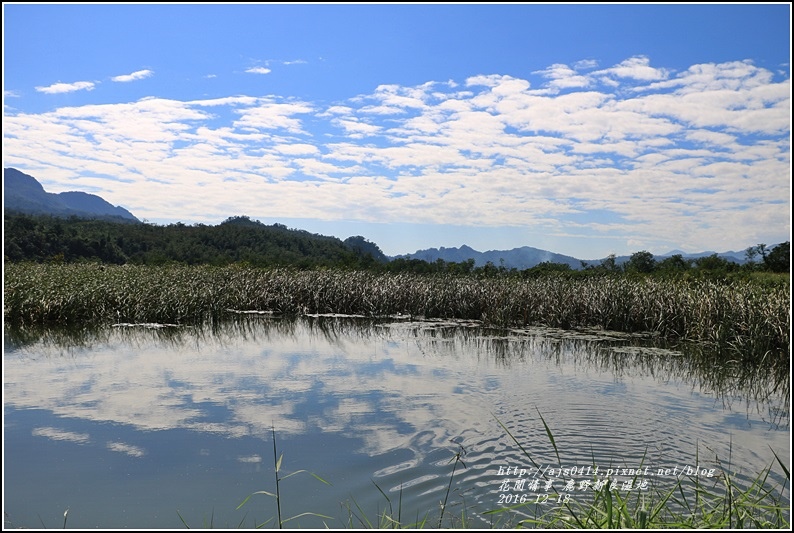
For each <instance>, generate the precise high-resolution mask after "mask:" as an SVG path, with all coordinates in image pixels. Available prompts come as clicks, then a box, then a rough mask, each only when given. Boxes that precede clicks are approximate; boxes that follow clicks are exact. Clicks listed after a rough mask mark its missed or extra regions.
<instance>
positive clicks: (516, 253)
mask: <svg viewBox="0 0 794 533" xmlns="http://www.w3.org/2000/svg"><path fill="white" fill-rule="evenodd" d="M715 254H716V255H717V256H718V257H720V258H722V259H725V260H727V261H731V262H733V263H738V264H740V265H742V264H744V263H746V262H747V258H746V256H745V253H744V252H734V251H729V252H721V253H717V252H699V253H692V254H688V253H686V252H682V251H681V250H672V251H670V252H668V253H666V254H664V255H654V259H655V260H656V261H663V260H664V259H666V258H668V257H671V256H673V255H681V256H682V257H683V258H684V259H698V258H701V257H709V256H712V255H715ZM397 258H405V259H420V260H422V261H427V262H428V263H432V262H434V261H436V260H437V259H443V260H444V261H447V262H454V263H462V262H464V261H467V260H469V259H474V265H475V266H478V267H479V266H484V265H485V264H486V263H487V262H491V263H493V264H494V265H496V266H502V265H503V266H505V267H506V268H515V269H517V270H524V269H527V268H532V267H534V266H537V265H539V264H540V263H543V262H549V263H563V264H566V265H568V266H570V267H571V268H572V269H574V270H579V269H581V268H582V263H583V262H584V263H585V264H586V265H590V266H598V265H600V264H601V263H602V261H604V260H605V259H606V258H602V259H593V260H584V261H582V260H580V259H577V258H575V257H571V256H568V255H562V254H557V253H554V252H549V251H546V250H540V249H538V248H532V247H529V246H523V247H521V248H513V249H512V250H490V251H487V252H478V251H477V250H475V249H473V248H471V247H469V246H467V245H465V244H464V245H462V246H461V247H460V248H444V247H443V246H442V247H441V248H428V249H426V250H417V251H416V252H414V253H412V254H405V255H399V256H396V257H394V258H393V259H397ZM630 258H631V256H628V255H625V256H617V257H615V264H616V265H622V264H623V263H625V262H626V261H628V260H629V259H630Z"/></svg>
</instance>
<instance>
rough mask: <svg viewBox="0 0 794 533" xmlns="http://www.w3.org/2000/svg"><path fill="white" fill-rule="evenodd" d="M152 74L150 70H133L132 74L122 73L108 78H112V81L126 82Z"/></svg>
mask: <svg viewBox="0 0 794 533" xmlns="http://www.w3.org/2000/svg"><path fill="white" fill-rule="evenodd" d="M153 75H154V72H153V71H151V70H138V71H135V72H133V73H132V74H123V75H121V76H114V77H113V78H110V79H111V80H113V81H117V82H122V83H126V82H129V81H135V80H142V79H145V78H149V77H151V76H153Z"/></svg>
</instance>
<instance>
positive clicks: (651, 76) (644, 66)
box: [592, 56, 669, 81]
mask: <svg viewBox="0 0 794 533" xmlns="http://www.w3.org/2000/svg"><path fill="white" fill-rule="evenodd" d="M650 63H651V62H650V59H648V58H647V57H645V56H636V57H631V58H629V59H626V60H625V61H622V62H620V63H618V64H617V65H615V66H614V67H611V68H608V69H605V70H600V71H598V72H593V73H592V75H593V76H598V75H605V76H615V77H618V78H630V79H634V80H638V81H656V80H663V79H666V78H667V76H668V75H669V72H668V71H667V70H666V69H658V68H654V67H651V66H650Z"/></svg>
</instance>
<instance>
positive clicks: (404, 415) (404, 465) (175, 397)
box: [4, 322, 790, 503]
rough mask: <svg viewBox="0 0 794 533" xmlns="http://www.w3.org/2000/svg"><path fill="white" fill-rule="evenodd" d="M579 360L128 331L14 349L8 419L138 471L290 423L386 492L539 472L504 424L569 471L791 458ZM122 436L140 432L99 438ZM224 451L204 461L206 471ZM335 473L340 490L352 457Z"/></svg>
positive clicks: (330, 339)
mask: <svg viewBox="0 0 794 533" xmlns="http://www.w3.org/2000/svg"><path fill="white" fill-rule="evenodd" d="M431 331H432V330H431ZM582 347H585V348H586V347H587V345H586V344H583V343H581V342H580V343H578V344H576V343H569V342H567V341H565V340H564V339H559V338H558V339H553V340H552V339H545V340H544V338H542V337H527V338H525V339H524V340H523V341H521V340H516V339H513V340H507V339H504V338H502V339H489V338H486V337H479V336H476V335H474V334H473V333H467V334H465V335H463V334H461V333H460V332H458V334H456V335H450V333H449V332H448V331H447V332H440V333H439V332H435V331H433V332H432V333H431V332H425V331H421V330H420V331H417V330H416V329H415V328H414V327H412V326H408V325H394V326H392V327H388V328H375V329H370V330H365V331H360V330H357V329H350V328H349V327H348V328H345V327H337V329H336V330H335V331H334V330H323V329H321V328H318V327H316V323H314V322H299V323H297V324H296V325H295V326H294V327H293V328H291V329H284V328H282V329H279V328H277V327H272V328H269V327H267V326H265V325H264V324H262V325H259V326H250V328H248V329H244V330H239V329H234V328H230V329H228V330H223V329H221V330H218V331H216V332H215V333H208V332H202V333H201V334H198V333H197V334H196V335H195V336H193V335H192V334H191V333H189V332H185V333H184V337H183V338H181V339H177V340H174V339H171V340H169V341H168V342H165V341H163V340H162V339H161V338H160V337H158V336H157V334H155V333H154V332H148V331H141V332H139V333H135V332H129V331H123V332H122V331H115V332H113V333H112V334H110V335H109V336H108V337H107V338H106V339H104V340H103V341H102V342H99V343H98V344H97V345H95V346H93V347H91V348H80V349H76V350H64V349H63V348H58V347H53V346H51V345H46V344H45V345H41V344H40V345H36V344H34V345H30V346H26V347H24V348H19V349H13V348H9V346H6V348H7V351H6V354H5V357H4V363H5V384H4V401H5V408H6V412H8V410H9V409H10V410H28V409H34V410H46V411H50V412H52V413H53V414H54V415H55V416H56V418H55V420H56V421H62V424H57V423H54V422H53V419H49V422H48V424H47V425H41V426H35V427H34V429H33V430H32V434H33V436H35V437H39V438H41V437H44V438H46V439H49V440H51V441H63V442H70V443H74V444H75V445H79V446H87V447H90V446H95V445H96V446H102V447H105V449H107V450H110V451H112V452H116V453H118V454H120V455H123V456H125V457H128V458H130V459H134V460H144V459H146V460H152V461H154V460H157V459H156V458H158V457H161V456H162V453H163V452H162V451H158V449H159V448H161V447H164V446H166V447H167V446H169V445H171V444H169V442H168V441H167V438H172V437H166V436H169V435H172V434H173V432H174V431H175V430H179V431H180V432H182V431H188V432H193V433H200V434H204V435H216V436H218V437H221V438H223V439H229V438H235V439H249V438H254V439H257V440H260V441H261V440H262V439H265V440H267V439H269V438H270V435H271V431H272V428H274V427H275V429H276V431H277V433H278V435H279V438H283V439H287V440H290V442H291V443H292V444H291V445H292V446H293V447H292V448H291V453H290V455H291V456H293V457H294V456H295V455H296V451H295V450H296V447H297V445H296V443H297V442H298V441H299V440H300V439H299V438H300V437H301V436H303V435H305V436H306V437H307V438H308V439H309V440H310V441H311V442H310V443H309V444H310V448H309V450H307V453H312V452H311V451H310V450H311V447H312V446H313V447H314V450H315V452H314V453H315V454H319V455H322V453H323V447H324V445H323V443H324V442H326V440H327V442H329V443H330V442H331V441H332V440H333V439H332V436H333V435H338V436H340V437H343V438H345V439H348V440H347V444H344V445H341V446H342V449H344V446H350V445H351V443H353V445H354V446H355V449H354V450H349V449H348V450H347V452H346V453H349V454H350V453H354V452H355V453H356V454H359V455H362V458H361V459H359V460H358V461H360V462H361V467H360V468H362V469H369V470H368V471H367V473H366V474H365V475H364V479H369V477H371V476H373V475H375V476H376V477H377V476H380V477H381V478H382V479H381V482H382V483H384V489H389V490H392V489H394V488H396V487H397V486H398V485H400V484H402V485H403V487H406V486H407V485H411V486H414V487H419V488H420V489H421V490H424V491H428V492H431V491H432V490H435V489H437V488H438V487H439V486H443V485H444V483H445V482H446V480H443V479H440V478H439V474H438V472H439V471H443V472H447V471H448V469H449V465H448V461H449V458H450V456H451V454H452V453H455V451H456V450H457V444H455V443H460V444H461V445H463V446H464V448H465V450H466V452H467V457H468V458H467V465H468V466H469V468H468V469H467V470H466V471H465V472H464V473H463V474H462V475H463V476H467V479H469V480H470V481H471V483H473V484H475V485H477V484H480V485H485V484H487V483H490V481H489V480H491V479H493V476H494V474H495V468H496V467H497V466H498V465H499V464H502V462H503V461H508V460H516V459H520V460H522V461H524V462H525V463H526V459H525V458H522V457H520V456H519V455H518V454H517V451H516V449H515V446H514V444H513V443H512V442H511V441H510V439H509V438H508V437H507V436H506V434H505V431H504V429H503V428H501V427H500V425H499V422H497V420H496V418H498V420H499V421H501V422H502V423H504V424H505V426H506V427H507V428H508V429H509V430H510V431H511V432H512V433H513V434H514V435H515V436H516V437H518V438H520V440H522V442H523V443H524V444H526V445H527V446H528V447H529V448H530V449H531V450H532V453H533V454H536V457H537V460H539V461H547V462H551V461H552V459H554V453H553V450H552V449H551V447H550V446H549V442H548V438H547V436H546V434H545V429H544V427H543V424H542V422H541V421H540V416H539V415H542V416H543V418H544V419H545V421H546V422H547V423H548V424H549V426H550V428H551V430H552V431H553V433H554V437H555V440H556V442H557V444H558V446H559V447H560V454H561V456H562V460H563V462H566V461H567V462H570V463H576V464H579V463H583V464H590V463H591V458H592V457H593V456H595V457H596V458H598V459H599V460H604V459H612V460H614V461H618V462H623V463H626V464H627V465H629V466H633V464H634V463H636V462H639V461H640V460H641V459H642V457H643V454H644V453H646V450H647V454H648V455H647V456H648V458H649V459H650V460H651V461H653V462H654V463H659V464H667V463H670V464H672V463H677V462H681V461H684V462H685V461H687V460H688V458H691V457H694V455H695V453H697V452H698V451H699V452H700V453H701V454H702V455H707V456H710V457H711V459H712V461H713V457H714V455H715V454H717V455H718V456H719V457H721V458H727V456H728V454H729V453H730V454H731V455H732V460H733V461H734V463H738V464H741V463H747V464H748V465H749V470H752V471H755V472H758V471H760V469H762V468H764V467H765V466H769V464H770V463H771V461H772V460H773V456H772V455H771V452H770V451H769V448H768V447H767V444H769V445H770V446H772V447H773V448H774V449H775V450H776V451H777V453H778V454H779V455H780V456H781V457H786V456H787V455H788V453H789V449H790V448H789V444H788V435H789V434H788V431H787V430H784V431H775V430H771V429H770V424H768V423H765V422H764V421H763V420H762V418H761V416H760V415H759V414H758V413H755V412H754V411H753V409H752V407H748V408H747V409H739V410H736V409H734V410H730V409H725V408H724V407H723V404H722V401H721V400H720V399H718V398H716V397H715V396H713V395H707V394H703V393H701V392H699V391H697V390H694V389H693V386H692V385H689V384H685V383H683V382H682V381H680V380H678V379H672V378H674V377H675V376H672V377H671V376H670V375H664V372H662V373H661V374H660V373H659V372H656V374H657V375H654V373H653V372H649V371H648V370H647V369H641V370H639V371H636V372H635V371H633V370H632V368H622V369H621V370H620V372H618V373H615V372H614V371H611V370H609V369H608V368H606V367H604V368H599V367H598V366H597V365H594V364H590V363H587V362H586V361H585V362H583V360H582V358H579V357H577V354H578V353H579V352H580V351H581V350H582ZM670 355H671V356H672V355H674V354H670ZM735 403H736V404H740V405H739V407H742V406H743V405H744V404H742V402H735ZM747 405H748V406H750V404H747ZM734 407H736V405H734ZM75 421H82V423H81V424H76V423H75ZM86 423H92V424H97V423H99V424H102V426H95V425H94V426H91V425H86ZM107 424H110V426H107V427H109V428H114V427H125V428H129V429H131V430H132V431H125V432H123V433H122V434H117V432H116V431H115V430H113V431H111V430H102V431H101V432H100V433H98V434H94V433H95V432H97V431H99V429H98V428H100V427H105V425H107ZM59 425H61V426H64V427H58V426H59ZM9 429H11V430H12V429H13V427H12V428H6V430H9ZM180 434H181V433H180ZM157 435H163V438H164V439H166V440H165V441H163V442H158V441H157V437H156V436H157ZM144 436H145V438H144ZM453 439H454V441H455V442H454V443H453V442H451V441H452V440H453ZM179 442H181V440H180V441H179ZM318 447H319V448H318ZM704 447H707V448H708V449H705V448H704ZM332 449H333V450H334V452H333V453H335V454H339V451H338V450H339V448H332V447H330V445H329V447H328V452H329V453H331V450H332ZM209 450H210V449H209V448H207V449H205V452H206V453H201V454H200V453H199V452H198V451H196V452H195V454H194V455H195V457H208V458H209V457H210V456H211V455H212V453H211V451H209ZM712 452H713V453H712ZM152 455H154V457H152ZM195 457H194V458H195ZM364 457H370V458H373V459H377V461H380V462H379V463H378V462H370V461H368V460H367V459H365V458H364ZM296 459H297V458H296ZM182 460H183V461H184V460H185V459H184V458H182ZM208 460H209V459H208ZM230 460H232V461H234V462H235V463H237V464H239V465H249V466H248V467H256V468H258V467H259V466H260V465H261V464H262V463H267V462H268V461H269V459H268V458H267V457H266V456H265V457H264V458H263V452H262V450H261V449H260V450H252V449H248V450H239V453H232V454H231V455H230ZM334 460H336V461H338V462H339V464H338V465H336V468H338V469H341V470H339V471H338V472H337V475H338V476H343V475H344V470H345V468H344V465H345V461H347V460H348V459H346V458H345V457H342V456H339V457H337V458H335V459H333V458H332V459H330V461H329V462H332V461H334ZM554 462H556V459H555V460H554ZM646 463H647V460H646ZM422 465H424V468H423V467H422ZM427 465H435V466H436V467H437V468H435V470H433V469H432V468H431V469H430V470H428V469H427ZM300 467H301V466H300V465H299V466H298V468H300ZM416 467H420V468H419V469H418V470H415V471H412V469H416ZM238 503H239V502H238Z"/></svg>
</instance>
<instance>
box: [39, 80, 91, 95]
mask: <svg viewBox="0 0 794 533" xmlns="http://www.w3.org/2000/svg"><path fill="white" fill-rule="evenodd" d="M94 87H95V84H94V83H93V82H90V81H76V82H74V83H60V82H59V83H53V84H52V85H49V86H47V87H36V90H37V91H38V92H40V93H45V94H59V93H72V92H75V91H93V90H94Z"/></svg>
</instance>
